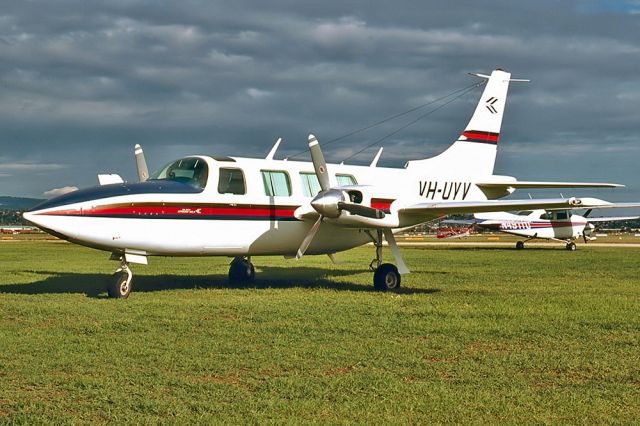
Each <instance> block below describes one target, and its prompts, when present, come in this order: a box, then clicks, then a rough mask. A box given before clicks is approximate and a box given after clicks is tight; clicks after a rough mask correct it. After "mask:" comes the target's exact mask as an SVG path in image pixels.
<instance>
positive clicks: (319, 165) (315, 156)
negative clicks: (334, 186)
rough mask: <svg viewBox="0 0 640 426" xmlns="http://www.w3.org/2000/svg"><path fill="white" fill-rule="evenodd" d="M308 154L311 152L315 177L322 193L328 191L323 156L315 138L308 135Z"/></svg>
mask: <svg viewBox="0 0 640 426" xmlns="http://www.w3.org/2000/svg"><path fill="white" fill-rule="evenodd" d="M309 152H311V161H313V168H314V169H315V170H316V176H317V177H318V182H319V183H320V188H322V190H323V191H327V190H329V188H330V187H331V186H330V184H329V172H327V163H326V162H325V161H324V155H322V150H321V149H320V144H319V143H318V139H316V137H315V136H313V135H309Z"/></svg>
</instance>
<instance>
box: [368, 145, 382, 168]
mask: <svg viewBox="0 0 640 426" xmlns="http://www.w3.org/2000/svg"><path fill="white" fill-rule="evenodd" d="M383 149H384V147H383V146H381V147H380V149H379V150H378V153H377V154H376V156H375V157H373V161H371V164H369V167H376V166H377V165H378V160H379V159H380V156H381V155H382V150H383Z"/></svg>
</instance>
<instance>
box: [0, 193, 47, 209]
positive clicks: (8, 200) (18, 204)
mask: <svg viewBox="0 0 640 426" xmlns="http://www.w3.org/2000/svg"><path fill="white" fill-rule="evenodd" d="M42 201H43V200H42V199H40V198H22V197H6V196H0V210H25V209H29V208H31V207H33V206H35V205H36V204H38V203H40V202H42Z"/></svg>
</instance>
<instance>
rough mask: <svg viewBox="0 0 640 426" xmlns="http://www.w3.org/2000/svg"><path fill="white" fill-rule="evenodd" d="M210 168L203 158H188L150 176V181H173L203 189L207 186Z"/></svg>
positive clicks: (168, 165) (174, 162) (173, 162)
mask: <svg viewBox="0 0 640 426" xmlns="http://www.w3.org/2000/svg"><path fill="white" fill-rule="evenodd" d="M208 176H209V167H208V166H207V163H206V161H204V160H203V159H202V158H196V157H187V158H182V159H180V160H176V161H172V162H171V163H169V164H167V165H166V166H164V167H163V168H161V169H160V170H157V171H155V172H153V173H152V174H151V176H149V180H171V181H174V182H182V183H187V184H189V185H192V186H195V187H196V188H202V189H204V187H205V186H206V185H207V177H208Z"/></svg>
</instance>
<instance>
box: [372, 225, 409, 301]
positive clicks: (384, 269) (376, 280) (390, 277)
mask: <svg viewBox="0 0 640 426" xmlns="http://www.w3.org/2000/svg"><path fill="white" fill-rule="evenodd" d="M382 233H383V231H381V230H378V231H377V238H374V237H373V235H371V233H370V232H368V231H367V234H369V237H371V239H372V240H373V244H374V246H375V247H376V258H375V259H373V260H372V261H371V263H370V264H369V269H371V270H372V271H373V288H374V289H376V290H378V291H387V290H397V289H399V288H400V282H401V276H400V272H399V271H398V268H396V266H395V265H393V264H391V263H382ZM385 237H387V242H388V243H389V247H390V248H391V251H392V252H393V255H394V256H395V258H396V262H398V265H399V266H400V268H401V270H402V272H403V273H408V272H409V270H408V269H407V267H406V266H405V264H404V262H403V261H402V258H401V257H400V252H399V251H398V246H397V245H396V241H395V238H394V237H393V234H392V233H391V231H388V233H385Z"/></svg>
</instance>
